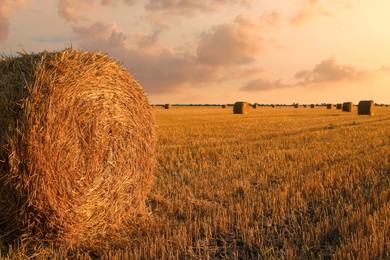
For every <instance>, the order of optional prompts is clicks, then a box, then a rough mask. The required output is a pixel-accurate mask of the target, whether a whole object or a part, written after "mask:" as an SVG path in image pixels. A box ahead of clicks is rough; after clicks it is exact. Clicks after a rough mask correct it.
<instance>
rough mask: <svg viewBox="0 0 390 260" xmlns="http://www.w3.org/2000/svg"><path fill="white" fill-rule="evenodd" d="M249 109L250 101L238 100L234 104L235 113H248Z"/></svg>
mask: <svg viewBox="0 0 390 260" xmlns="http://www.w3.org/2000/svg"><path fill="white" fill-rule="evenodd" d="M248 111H249V104H248V102H243V101H240V102H236V103H234V106H233V113H234V114H248Z"/></svg>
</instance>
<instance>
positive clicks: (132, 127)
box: [0, 49, 156, 248]
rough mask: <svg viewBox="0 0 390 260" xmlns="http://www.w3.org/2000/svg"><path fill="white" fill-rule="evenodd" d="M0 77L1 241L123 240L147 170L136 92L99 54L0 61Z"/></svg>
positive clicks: (147, 112) (145, 119) (150, 141)
mask: <svg viewBox="0 0 390 260" xmlns="http://www.w3.org/2000/svg"><path fill="white" fill-rule="evenodd" d="M0 75H1V77H0V93H1V95H0V97H1V103H0V104H1V106H2V107H1V109H0V125H1V127H0V144H1V145H0V160H1V164H0V236H2V235H6V234H8V237H9V238H8V240H10V241H11V239H16V238H20V237H21V238H23V240H24V241H30V242H32V243H34V242H38V243H41V242H44V243H52V244H54V245H66V246H67V247H70V248H75V247H77V248H96V247H99V248H100V247H102V246H108V245H110V244H116V243H119V241H124V240H126V239H127V240H128V234H127V235H126V232H127V230H128V229H129V223H130V222H131V221H133V220H132V219H133V218H135V217H136V216H137V215H138V214H142V212H145V211H144V210H145V207H144V205H145V198H146V194H147V192H148V191H149V190H150V187H151V185H152V183H153V176H152V171H153V168H154V162H155V145H156V140H155V139H156V138H155V130H154V119H153V117H152V113H151V107H150V106H149V104H148V100H147V97H146V96H145V94H144V92H143V90H142V88H141V86H140V85H139V84H138V83H137V82H136V81H135V80H134V79H133V77H132V75H131V74H130V73H128V72H127V71H126V70H125V69H124V68H123V67H122V66H121V65H120V64H118V63H117V62H116V61H114V60H112V59H110V58H109V57H107V56H106V55H104V54H101V53H98V52H95V53H88V52H81V51H77V50H73V49H66V50H63V51H60V52H43V53H38V54H26V53H24V54H20V56H18V57H15V58H3V59H2V60H1V61H0ZM130 226H131V225H130Z"/></svg>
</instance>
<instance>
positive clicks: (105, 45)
mask: <svg viewBox="0 0 390 260" xmlns="http://www.w3.org/2000/svg"><path fill="white" fill-rule="evenodd" d="M73 31H74V33H75V34H76V35H77V37H78V40H79V41H80V45H81V46H82V47H83V48H85V49H87V50H89V51H101V52H105V53H109V55H110V56H112V57H115V58H116V59H118V60H119V61H120V62H123V64H124V66H125V67H126V68H127V69H128V70H129V71H130V72H131V73H132V74H133V75H134V77H135V79H136V80H137V81H139V82H140V83H141V85H142V86H143V87H144V89H145V90H146V91H151V92H153V93H154V94H158V93H173V92H180V91H181V89H182V88H183V87H184V86H189V85H202V84H204V83H205V82H210V81H213V80H215V79H217V78H218V73H219V70H218V69H216V68H213V67H211V66H208V65H204V64H200V63H198V62H197V60H196V57H194V56H193V55H190V54H187V53H182V52H176V51H174V50H171V49H169V48H166V47H163V46H159V45H158V44H157V43H155V45H156V46H157V47H156V48H153V49H152V50H150V49H148V48H143V47H142V45H140V44H139V42H135V43H134V44H131V43H130V40H129V38H128V37H127V36H126V35H125V34H124V33H123V31H122V30H121V28H119V27H118V26H117V25H115V24H103V23H95V24H92V25H91V26H73ZM151 37H155V36H151ZM139 41H145V39H144V37H140V38H139ZM154 41H158V39H154Z"/></svg>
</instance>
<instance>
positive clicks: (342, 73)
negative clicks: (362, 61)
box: [295, 58, 375, 86]
mask: <svg viewBox="0 0 390 260" xmlns="http://www.w3.org/2000/svg"><path fill="white" fill-rule="evenodd" d="M374 74H375V73H373V72H370V71H367V70H363V69H358V68H356V67H353V66H348V65H339V64H337V62H336V60H335V59H334V58H329V59H327V60H323V61H321V62H320V63H319V64H317V65H316V66H315V67H314V68H313V69H312V70H302V71H299V72H297V73H296V75H295V78H296V79H297V80H299V83H300V84H302V85H308V86H313V85H320V84H323V83H336V82H357V81H363V80H366V79H369V78H371V77H373V76H374Z"/></svg>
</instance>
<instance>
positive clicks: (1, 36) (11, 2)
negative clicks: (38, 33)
mask: <svg viewBox="0 0 390 260" xmlns="http://www.w3.org/2000/svg"><path fill="white" fill-rule="evenodd" d="M24 4H25V0H2V1H0V41H5V40H6V39H7V36H8V33H9V31H8V26H9V22H8V17H9V14H10V12H11V11H12V10H14V9H18V8H21V7H23V6H24Z"/></svg>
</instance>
